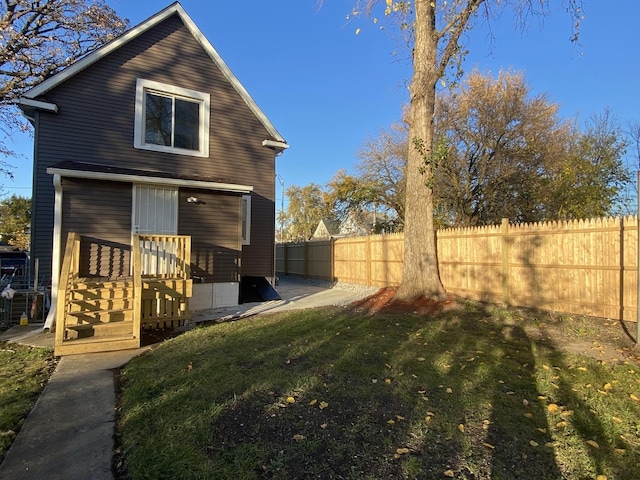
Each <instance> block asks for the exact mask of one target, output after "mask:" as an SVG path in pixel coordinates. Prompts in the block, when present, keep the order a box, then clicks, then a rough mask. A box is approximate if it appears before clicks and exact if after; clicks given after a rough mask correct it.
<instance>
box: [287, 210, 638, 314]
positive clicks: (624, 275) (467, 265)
mask: <svg viewBox="0 0 640 480" xmlns="http://www.w3.org/2000/svg"><path fill="white" fill-rule="evenodd" d="M403 239H404V237H403V234H391V235H375V236H368V237H348V238H339V239H332V240H330V241H320V242H306V243H298V244H285V245H277V246H276V271H277V272H278V273H280V274H295V275H302V276H305V277H311V278H319V279H326V280H331V281H337V282H344V283H354V284H362V285H369V286H378V287H385V286H396V285H398V284H399V283H400V280H401V278H402V260H403V255H404V251H403ZM437 245H438V262H439V267H440V277H441V279H442V283H443V284H444V286H445V288H446V289H447V291H448V292H451V293H453V294H456V295H459V296H461V297H465V298H470V299H475V300H482V301H488V302H493V303H504V304H507V305H514V306H523V307H534V308H542V309H546V310H554V311H559V312H567V313H574V314H580V315H593V316H599V317H606V318H616V319H624V320H632V321H635V320H636V312H637V265H638V224H637V217H635V216H634V217H625V218H602V219H592V220H576V221H568V222H565V221H563V222H543V223H534V224H510V223H509V222H508V221H507V220H503V222H502V224H501V225H496V226H486V227H472V228H453V229H446V230H439V231H438V232H437Z"/></svg>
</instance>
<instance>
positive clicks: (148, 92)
mask: <svg viewBox="0 0 640 480" xmlns="http://www.w3.org/2000/svg"><path fill="white" fill-rule="evenodd" d="M133 145H134V147H135V148H141V149H145V150H154V151H157V152H170V153H180V154H183V155H192V156H196V157H208V156H209V94H208V93H202V92H196V91H195V90H188V89H186V88H180V87H175V86H173V85H167V84H165V83H159V82H153V81H151V80H144V79H141V78H139V79H138V81H137V83H136V118H135V126H134V141H133Z"/></svg>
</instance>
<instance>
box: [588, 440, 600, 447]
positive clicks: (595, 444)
mask: <svg viewBox="0 0 640 480" xmlns="http://www.w3.org/2000/svg"><path fill="white" fill-rule="evenodd" d="M587 444H588V445H591V446H592V447H593V448H600V445H598V442H596V441H595V440H587Z"/></svg>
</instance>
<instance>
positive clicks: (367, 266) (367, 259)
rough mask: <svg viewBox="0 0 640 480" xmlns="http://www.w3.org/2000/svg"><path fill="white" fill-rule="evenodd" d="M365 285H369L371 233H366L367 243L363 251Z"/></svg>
mask: <svg viewBox="0 0 640 480" xmlns="http://www.w3.org/2000/svg"><path fill="white" fill-rule="evenodd" d="M364 257H365V269H366V276H367V279H366V281H367V287H370V286H371V235H367V243H366V248H365V251H364Z"/></svg>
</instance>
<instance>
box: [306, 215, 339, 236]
mask: <svg viewBox="0 0 640 480" xmlns="http://www.w3.org/2000/svg"><path fill="white" fill-rule="evenodd" d="M339 230H340V221H339V220H333V219H330V218H323V219H322V220H320V222H319V223H318V226H317V227H316V229H315V231H314V232H313V235H312V236H311V240H326V239H329V238H331V237H335V236H336V235H337V234H338V232H339Z"/></svg>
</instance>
